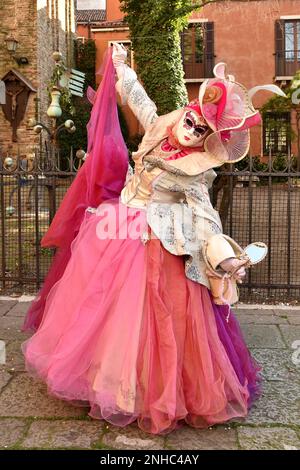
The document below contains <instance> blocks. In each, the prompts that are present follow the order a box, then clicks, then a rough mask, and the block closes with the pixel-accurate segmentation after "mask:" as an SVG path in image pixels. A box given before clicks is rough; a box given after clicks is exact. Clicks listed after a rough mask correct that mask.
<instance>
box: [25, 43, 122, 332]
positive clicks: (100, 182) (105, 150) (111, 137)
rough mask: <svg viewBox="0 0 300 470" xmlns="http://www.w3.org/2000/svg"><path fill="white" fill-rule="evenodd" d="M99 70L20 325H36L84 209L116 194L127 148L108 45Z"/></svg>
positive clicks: (27, 326)
mask: <svg viewBox="0 0 300 470" xmlns="http://www.w3.org/2000/svg"><path fill="white" fill-rule="evenodd" d="M102 69H103V78H102V81H101V85H100V86H99V88H98V90H97V93H96V95H95V97H94V106H93V109H92V112H91V118H90V121H89V123H88V156H87V159H86V161H85V163H84V165H83V166H82V167H81V169H80V170H79V172H78V174H77V176H76V178H75V180H74V181H73V183H72V185H71V186H70V188H69V190H68V191H67V193H66V195H65V197H64V199H63V201H62V203H61V205H60V207H59V209H58V211H57V212H56V214H55V217H54V219H53V221H52V223H51V225H50V227H49V230H48V231H47V233H46V234H45V236H44V237H43V238H42V241H41V246H42V247H57V248H58V251H57V253H56V255H55V257H54V260H53V262H52V265H51V268H50V270H49V272H48V274H47V277H46V279H45V282H44V284H43V287H42V289H41V290H40V292H39V294H38V296H37V297H36V299H35V300H34V301H33V302H32V305H31V307H30V309H29V310H28V313H27V316H26V319H25V322H24V326H23V330H31V329H32V330H36V329H37V328H38V327H39V325H40V322H41V320H42V317H43V312H44V308H45V301H46V297H47V295H48V293H49V291H50V289H51V287H52V286H53V285H54V283H55V282H56V281H58V280H59V279H60V277H61V276H62V274H63V272H64V270H65V268H66V265H67V263H68V260H69V258H70V244H71V243H72V241H73V240H74V238H75V236H76V234H77V233H78V231H79V228H80V224H81V222H82V220H83V217H84V212H85V209H86V208H87V207H89V206H92V207H97V206H98V205H99V204H100V203H101V202H103V201H105V200H107V199H110V198H113V197H116V196H118V195H119V194H120V192H121V190H122V188H123V186H124V182H125V178H126V172H127V168H128V152H127V148H126V146H125V143H124V140H123V137H122V134H121V129H120V125H119V120H118V113H117V102H116V91H115V69H114V66H113V63H112V49H109V50H108V53H107V58H106V61H105V62H104V66H103V68H102ZM100 73H101V72H100Z"/></svg>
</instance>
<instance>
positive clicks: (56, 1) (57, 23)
mask: <svg viewBox="0 0 300 470" xmlns="http://www.w3.org/2000/svg"><path fill="white" fill-rule="evenodd" d="M74 33H75V12H74V0H34V1H32V0H0V77H3V76H4V75H5V74H6V73H7V72H8V71H9V70H10V69H11V68H15V69H17V70H19V72H21V73H22V74H23V75H24V76H25V77H26V78H27V79H28V80H30V81H31V83H32V84H33V86H34V87H35V88H36V89H37V90H38V92H37V94H34V93H31V94H30V98H29V102H28V105H27V109H26V113H25V117H24V119H23V122H22V123H21V125H20V126H19V128H18V132H17V135H18V142H17V143H13V142H12V140H11V136H12V132H11V126H10V124H9V122H8V121H6V120H5V118H4V115H3V112H2V109H1V107H0V148H1V151H2V154H3V155H4V156H5V155H6V153H7V152H9V153H13V154H16V153H18V152H19V153H21V154H27V153H31V152H32V148H33V147H34V146H35V145H36V143H37V141H38V138H37V136H36V135H35V134H34V133H33V132H32V131H31V130H29V129H28V127H27V125H26V123H27V122H28V119H29V118H31V117H34V116H35V109H36V101H35V99H36V98H38V100H39V101H38V106H39V114H40V116H39V117H40V119H41V120H42V122H44V123H45V124H47V123H48V118H47V115H46V111H47V107H48V105H49V102H48V94H47V90H46V88H47V83H48V81H49V79H50V76H51V74H52V70H53V66H54V61H53V59H52V52H53V51H55V50H60V52H61V53H62V54H63V57H64V59H65V60H66V62H67V64H68V65H71V64H72V60H73V38H74ZM10 34H12V35H13V36H14V37H15V38H16V39H17V40H18V41H19V47H18V49H17V53H16V55H17V56H26V57H27V58H28V61H29V64H28V65H21V66H19V65H18V64H17V63H16V62H15V60H14V59H13V58H12V57H11V56H10V54H9V53H8V52H7V50H6V46H5V43H4V40H5V38H6V37H7V36H8V35H10Z"/></svg>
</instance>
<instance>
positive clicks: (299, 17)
mask: <svg viewBox="0 0 300 470" xmlns="http://www.w3.org/2000/svg"><path fill="white" fill-rule="evenodd" d="M280 19H281V20H300V15H286V16H281V17H280Z"/></svg>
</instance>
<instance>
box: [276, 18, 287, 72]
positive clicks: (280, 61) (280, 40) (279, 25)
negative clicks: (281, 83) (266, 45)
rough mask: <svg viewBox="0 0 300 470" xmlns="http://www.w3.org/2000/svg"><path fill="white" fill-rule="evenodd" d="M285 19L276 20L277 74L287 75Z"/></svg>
mask: <svg viewBox="0 0 300 470" xmlns="http://www.w3.org/2000/svg"><path fill="white" fill-rule="evenodd" d="M284 37H285V35H284V21H283V20H276V21H275V74H276V75H277V76H284V75H285V53H284V49H285V44H284Z"/></svg>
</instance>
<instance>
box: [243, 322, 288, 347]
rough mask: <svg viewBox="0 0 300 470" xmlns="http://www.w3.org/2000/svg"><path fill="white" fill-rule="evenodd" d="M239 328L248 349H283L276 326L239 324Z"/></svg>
mask: <svg viewBox="0 0 300 470" xmlns="http://www.w3.org/2000/svg"><path fill="white" fill-rule="evenodd" d="M283 326H284V325H283ZM241 328H242V331H243V333H244V336H245V340H246V343H247V345H248V347H249V348H271V349H277V348H285V344H284V342H283V340H282V338H281V335H280V331H279V330H278V328H277V326H276V325H249V324H241Z"/></svg>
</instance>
